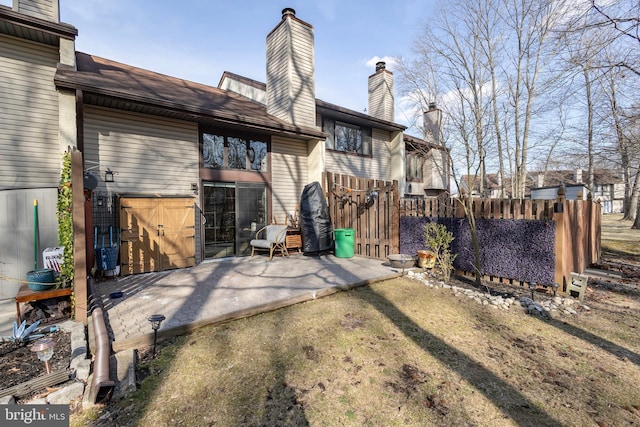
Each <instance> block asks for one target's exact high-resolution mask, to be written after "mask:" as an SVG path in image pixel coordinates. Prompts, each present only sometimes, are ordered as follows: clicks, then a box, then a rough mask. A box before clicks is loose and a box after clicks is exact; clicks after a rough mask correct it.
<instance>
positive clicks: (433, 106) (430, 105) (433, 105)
mask: <svg viewBox="0 0 640 427" xmlns="http://www.w3.org/2000/svg"><path fill="white" fill-rule="evenodd" d="M436 108H437V105H436V103H435V102H430V103H429V111H431V110H435V109H436Z"/></svg>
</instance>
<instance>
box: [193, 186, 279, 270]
mask: <svg viewBox="0 0 640 427" xmlns="http://www.w3.org/2000/svg"><path fill="white" fill-rule="evenodd" d="M202 210H203V214H204V218H205V223H204V256H205V258H222V257H229V256H242V255H250V254H251V246H250V245H249V241H250V240H251V239H253V238H254V236H255V233H256V231H257V230H259V229H260V228H262V227H263V226H264V225H266V221H267V187H266V185H265V184H254V183H241V182H238V183H228V182H204V183H203V203H202Z"/></svg>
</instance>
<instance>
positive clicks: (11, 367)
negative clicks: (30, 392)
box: [0, 331, 71, 397]
mask: <svg viewBox="0 0 640 427" xmlns="http://www.w3.org/2000/svg"><path fill="white" fill-rule="evenodd" d="M45 337H46V338H51V339H53V341H54V342H55V343H56V345H55V347H54V348H53V351H54V353H53V356H52V357H51V359H50V360H49V366H50V368H51V372H55V371H59V370H63V369H67V368H68V367H69V361H70V358H71V334H69V333H66V332H62V331H57V332H51V333H48V334H46V335H45ZM36 341H37V340H36ZM34 343H35V341H32V342H29V343H26V344H16V343H12V342H3V343H1V344H0V372H2V380H1V381H0V390H4V389H6V388H9V387H12V386H14V385H18V384H22V383H24V382H26V381H29V380H32V379H34V378H37V377H39V376H44V375H46V370H45V364H44V362H42V361H40V360H38V357H37V355H36V353H34V352H33V351H31V347H32V346H33V344H34ZM44 392H46V390H41V391H40V392H37V393H35V394H39V393H44ZM31 397H33V396H31Z"/></svg>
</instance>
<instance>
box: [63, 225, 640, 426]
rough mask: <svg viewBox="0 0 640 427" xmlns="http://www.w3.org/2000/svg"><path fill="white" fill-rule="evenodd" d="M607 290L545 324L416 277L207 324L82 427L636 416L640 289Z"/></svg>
mask: <svg viewBox="0 0 640 427" xmlns="http://www.w3.org/2000/svg"><path fill="white" fill-rule="evenodd" d="M621 234H624V233H621ZM614 240H615V239H608V240H606V241H607V242H608V241H614ZM639 241H640V239H636V240H635V242H631V250H632V252H631V254H633V253H638V254H640V247H639V245H640V243H638V242H639ZM603 242H605V239H604V238H603ZM634 251H635V252H634ZM605 285H606V283H605V282H604V281H601V282H600V284H596V285H594V286H591V287H590V288H589V289H588V294H587V298H586V300H585V302H586V303H588V305H589V306H590V307H591V310H585V309H582V310H579V312H578V314H577V315H574V316H566V317H564V316H563V317H556V318H554V319H552V320H548V321H545V320H541V319H540V318H538V317H532V316H529V315H527V314H525V313H524V312H523V311H522V310H520V309H519V308H516V307H515V306H514V307H512V309H511V311H509V312H505V311H501V310H495V309H491V308H489V307H487V306H481V305H478V304H476V303H473V302H471V300H468V299H467V298H466V297H456V296H454V295H453V293H452V291H451V290H448V289H443V288H429V287H426V286H425V285H424V284H422V283H420V282H418V281H415V280H412V279H410V278H407V277H405V278H402V279H396V280H392V281H387V282H382V283H378V284H375V285H372V286H367V287H362V288H358V289H354V290H351V291H349V292H344V293H339V294H335V295H332V296H329V297H326V298H322V299H319V300H316V301H312V302H308V303H303V304H298V305H295V306H292V307H288V308H286V309H281V310H277V311H274V312H270V313H265V314H261V315H258V316H254V317H251V318H246V319H241V320H237V321H233V322H230V323H227V324H224V325H218V326H214V327H207V328H203V329H201V330H199V331H197V332H196V333H193V334H191V335H188V336H183V337H180V338H177V339H175V340H174V341H172V342H171V343H165V344H163V345H162V347H161V350H160V353H159V354H158V357H157V358H156V359H155V360H149V359H146V360H145V361H144V362H143V363H142V365H141V372H142V373H144V375H145V376H146V378H145V379H144V380H143V381H142V382H141V387H140V388H139V390H138V391H137V392H136V393H135V394H134V395H133V396H132V397H131V399H126V400H124V401H121V402H117V403H114V404H111V405H110V406H109V407H106V408H104V409H103V412H102V413H100V412H98V413H93V416H94V417H99V416H101V415H102V416H103V419H102V420H94V421H90V420H89V418H90V416H89V415H88V414H87V413H85V414H81V415H76V416H74V418H73V424H74V425H141V426H168V425H184V426H206V425H211V426H213V425H215V426H307V425H309V426H383V425H384V426H429V425H434V426H435V425H438V426H440V425H447V426H536V427H540V426H589V425H598V426H601V427H602V426H622V425H639V424H640V334H639V333H638V327H639V325H640V298H639V296H640V289H639V287H638V283H637V279H636V281H629V280H625V281H624V283H623V284H621V286H605ZM620 289H624V292H621V291H620ZM514 291H515V292H519V293H522V294H525V292H524V290H521V289H514ZM107 411H108V412H107Z"/></svg>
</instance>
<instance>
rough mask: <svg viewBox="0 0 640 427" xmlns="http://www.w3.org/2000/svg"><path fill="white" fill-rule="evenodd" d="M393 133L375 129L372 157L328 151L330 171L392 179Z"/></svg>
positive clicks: (372, 140) (372, 139)
mask: <svg viewBox="0 0 640 427" xmlns="http://www.w3.org/2000/svg"><path fill="white" fill-rule="evenodd" d="M390 139H391V135H390V133H389V132H387V131H383V130H380V129H373V132H372V135H371V144H372V153H373V155H372V156H371V157H365V156H358V155H355V154H347V153H342V152H338V151H327V157H326V170H327V171H328V172H333V173H339V174H345V175H353V176H357V177H360V178H370V179H381V180H387V181H388V180H391V142H390Z"/></svg>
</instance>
